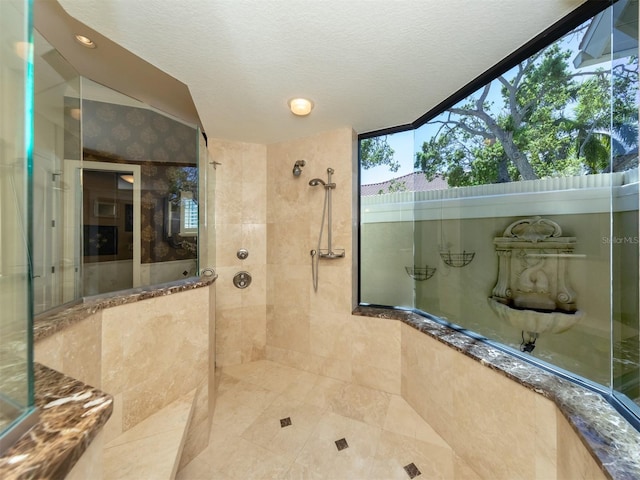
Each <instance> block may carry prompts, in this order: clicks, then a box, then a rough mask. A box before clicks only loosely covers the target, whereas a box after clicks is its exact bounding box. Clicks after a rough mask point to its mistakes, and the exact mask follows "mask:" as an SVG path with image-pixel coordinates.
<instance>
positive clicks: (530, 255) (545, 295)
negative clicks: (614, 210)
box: [489, 217, 584, 352]
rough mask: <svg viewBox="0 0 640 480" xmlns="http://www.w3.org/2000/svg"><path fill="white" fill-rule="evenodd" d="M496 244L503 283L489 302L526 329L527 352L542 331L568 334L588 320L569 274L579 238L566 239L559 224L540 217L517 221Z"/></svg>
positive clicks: (504, 317)
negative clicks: (583, 318)
mask: <svg viewBox="0 0 640 480" xmlns="http://www.w3.org/2000/svg"><path fill="white" fill-rule="evenodd" d="M493 243H494V244H495V248H496V253H497V255H498V262H499V265H498V281H497V282H496V285H495V287H494V288H493V291H492V295H491V297H490V298H489V305H490V306H491V309H492V310H493V311H494V312H495V313H496V314H497V315H498V317H499V318H500V319H502V320H505V321H507V322H508V323H510V324H511V325H513V326H514V327H517V328H518V329H519V330H521V332H522V344H521V350H522V351H526V352H531V351H532V350H533V349H534V348H535V342H536V339H537V338H538V336H539V335H541V334H544V333H562V332H565V331H566V330H568V329H570V328H571V327H572V326H574V325H575V324H576V323H577V322H579V321H580V320H581V319H582V317H583V316H584V315H583V312H581V311H579V310H578V309H577V306H576V293H575V292H574V291H573V290H572V289H571V286H570V284H569V275H568V263H569V260H570V259H571V258H573V257H575V256H576V255H575V254H574V253H573V252H574V249H575V244H576V238H575V237H563V236H562V229H561V228H560V226H559V225H558V224H557V223H555V222H553V221H551V220H548V219H544V218H540V217H534V218H525V219H522V220H517V221H515V222H513V223H512V224H511V225H509V226H508V227H507V228H506V230H505V231H504V233H503V235H502V236H501V237H496V238H494V239H493Z"/></svg>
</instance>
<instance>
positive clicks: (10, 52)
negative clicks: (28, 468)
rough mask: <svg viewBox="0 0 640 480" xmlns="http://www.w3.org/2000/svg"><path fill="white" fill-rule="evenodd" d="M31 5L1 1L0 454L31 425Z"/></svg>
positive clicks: (32, 412)
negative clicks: (29, 253) (29, 30)
mask: <svg viewBox="0 0 640 480" xmlns="http://www.w3.org/2000/svg"><path fill="white" fill-rule="evenodd" d="M30 15H31V14H30V4H29V2H26V1H14V2H0V94H1V95H2V116H3V121H2V122H0V148H1V154H0V305H1V306H2V308H0V452H2V451H4V450H5V449H6V448H8V447H9V446H11V444H12V443H13V442H14V441H15V440H16V439H17V438H18V437H19V436H20V435H21V434H22V433H24V431H26V429H28V428H29V427H30V426H31V425H32V424H33V421H34V418H35V415H34V408H33V364H32V345H31V329H32V325H31V317H32V310H31V301H32V296H31V280H32V279H31V275H32V271H31V268H30V265H29V261H28V260H29V255H28V248H29V240H30V238H31V236H32V233H31V228H30V225H29V187H28V183H29V182H28V181H29V178H28V175H29V164H30V163H31V153H32V148H33V138H32V125H33V118H32V117H31V103H32V90H33V77H32V68H31V49H32V43H31V38H30V35H29V32H28V30H27V26H28V25H29V23H30V21H29V18H30Z"/></svg>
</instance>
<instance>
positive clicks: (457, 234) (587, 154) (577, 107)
mask: <svg viewBox="0 0 640 480" xmlns="http://www.w3.org/2000/svg"><path fill="white" fill-rule="evenodd" d="M593 13H594V12H592V13H591V15H593ZM561 30H562V31H561ZM550 37H553V43H550V44H549V43H548V42H549V40H548V39H549V38H550ZM540 38H541V39H540V40H538V41H536V42H533V43H531V44H529V45H528V46H527V49H526V50H523V51H521V52H519V53H516V54H515V55H514V57H512V58H511V59H510V60H509V62H508V63H507V62H504V63H503V64H501V65H499V66H496V67H495V68H494V69H493V70H491V72H492V75H489V78H487V77H486V76H485V77H484V78H485V80H484V81H481V82H474V83H473V84H472V85H470V86H468V87H467V88H465V89H464V90H463V91H462V92H459V93H458V94H457V95H455V96H454V97H453V98H452V99H450V100H448V101H445V102H443V104H442V105H441V107H440V108H439V109H438V110H437V111H434V112H430V113H428V114H427V115H425V117H423V118H422V119H420V120H419V121H417V122H416V125H415V128H414V129H412V130H407V131H401V132H397V131H395V130H393V129H392V130H390V131H389V132H375V133H372V134H365V135H361V137H360V161H361V192H360V193H361V238H360V247H361V248H360V251H361V253H360V254H361V262H360V265H361V266H360V268H361V271H360V292H361V298H360V301H361V303H364V304H375V305H383V306H391V307H405V308H409V309H415V310H417V311H420V312H424V313H425V314H428V315H432V316H434V317H437V318H439V319H440V320H442V321H445V322H449V323H450V324H453V325H454V326H460V327H461V328H463V329H466V330H470V331H472V332H475V333H476V334H478V335H480V336H483V337H485V338H487V339H489V340H492V341H497V342H500V344H502V345H504V346H505V348H507V349H512V351H513V352H514V353H516V354H519V355H521V354H523V355H526V356H528V357H529V358H530V359H532V360H533V361H536V362H540V363H542V364H545V365H547V366H550V367H552V368H556V369H560V370H562V371H565V372H570V373H571V374H572V375H575V376H577V377H581V378H582V379H584V380H585V381H587V382H589V383H593V384H594V385H596V386H598V385H599V386H603V387H606V388H608V389H610V391H611V392H613V393H614V394H615V395H616V396H617V397H618V398H619V399H620V400H621V401H622V402H623V403H626V404H627V405H628V406H629V407H630V408H631V409H635V411H636V412H638V411H640V408H638V407H639V406H640V359H639V357H640V324H639V317H638V243H639V240H638V238H639V232H638V3H637V2H633V1H619V2H617V3H615V4H614V5H613V6H612V7H610V8H609V9H607V10H605V11H602V12H599V13H597V14H595V16H591V17H589V18H586V16H585V15H584V10H583V11H580V12H576V13H574V14H573V15H572V16H571V17H570V18H568V19H566V20H565V21H564V22H562V25H557V26H555V27H554V28H553V29H552V31H550V32H547V34H546V35H545V36H544V37H542V36H541V37H540ZM542 38H546V39H547V40H546V42H547V44H543V43H541V42H542V41H543V40H542ZM391 132H393V133H391Z"/></svg>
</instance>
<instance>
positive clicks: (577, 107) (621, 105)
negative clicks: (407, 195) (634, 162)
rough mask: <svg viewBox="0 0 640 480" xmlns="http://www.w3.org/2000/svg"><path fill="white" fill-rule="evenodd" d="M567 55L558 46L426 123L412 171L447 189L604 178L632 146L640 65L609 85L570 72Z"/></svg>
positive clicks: (605, 75) (604, 76) (605, 76)
mask: <svg viewBox="0 0 640 480" xmlns="http://www.w3.org/2000/svg"><path fill="white" fill-rule="evenodd" d="M571 55H572V54H571V52H570V50H568V49H563V47H562V43H561V41H559V42H556V43H554V44H552V45H550V46H549V47H547V48H545V49H543V50H541V51H540V52H538V53H537V54H535V55H533V56H531V57H529V58H528V59H527V60H525V61H523V62H522V63H520V64H519V65H518V66H517V67H515V69H512V70H511V71H510V72H508V73H507V74H505V75H501V76H499V77H497V78H496V79H495V80H494V81H493V82H491V83H489V84H487V85H486V86H485V87H484V88H482V89H481V90H479V91H478V92H476V94H474V95H472V96H470V97H468V98H467V99H466V100H464V101H463V102H461V103H460V104H458V105H455V106H453V107H451V108H449V109H447V110H446V111H445V112H444V113H443V114H441V115H439V116H438V117H436V118H435V119H434V120H432V121H431V122H428V123H427V125H431V126H432V127H431V128H433V126H437V127H438V128H437V131H436V133H435V134H434V135H433V136H432V137H431V138H430V139H429V140H427V141H425V142H424V143H423V145H422V149H421V151H420V152H417V153H416V158H415V168H418V169H420V170H422V171H423V172H425V174H426V175H427V177H428V178H429V179H433V178H434V177H435V176H437V175H441V176H443V177H445V178H446V179H447V181H448V183H449V185H451V186H465V185H479V184H486V183H499V182H509V181H513V180H533V179H537V178H543V177H549V176H557V175H576V174H580V173H597V172H602V171H606V169H607V167H608V165H609V163H610V160H609V159H610V157H611V154H612V153H613V154H614V155H616V154H620V153H624V152H626V151H629V150H630V149H632V148H633V147H635V146H636V145H637V105H636V99H635V95H636V92H637V86H638V75H637V66H638V62H637V57H635V58H631V59H630V60H629V62H628V64H627V65H622V64H621V65H618V66H617V67H615V68H616V69H617V70H618V71H617V72H616V70H615V69H614V75H613V77H612V75H611V74H610V73H609V72H605V71H604V70H602V69H595V70H591V71H575V70H573V69H571V68H570V66H569V61H570V57H571ZM612 78H613V82H612ZM612 85H613V90H614V92H615V94H614V96H613V97H612V96H611V87H612ZM498 88H499V89H500V91H499V95H498V94H497V90H498ZM611 98H613V104H614V105H613V111H614V114H613V119H612V115H611V111H612V110H611V103H612V102H611ZM490 99H493V100H490Z"/></svg>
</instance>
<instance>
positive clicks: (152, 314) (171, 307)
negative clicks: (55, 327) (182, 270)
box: [35, 287, 213, 462]
mask: <svg viewBox="0 0 640 480" xmlns="http://www.w3.org/2000/svg"><path fill="white" fill-rule="evenodd" d="M212 289H213V287H207V288H198V289H194V290H188V291H185V292H180V293H176V294H173V295H167V296H162V297H156V298H152V299H148V300H143V301H140V302H135V303H129V304H125V305H120V306H117V307H112V308H107V309H105V310H102V311H100V312H98V313H96V314H94V315H92V316H90V317H89V318H86V319H84V320H82V321H80V322H78V323H76V324H74V325H72V326H70V327H69V328H66V329H64V330H61V331H60V332H58V333H56V334H54V335H52V336H50V337H47V338H45V339H43V340H41V341H39V342H37V343H36V344H35V360H36V361H37V362H39V363H42V364H44V365H47V366H48V367H50V368H53V369H55V370H58V371H60V372H63V373H65V374H67V375H69V376H72V377H74V378H77V379H78V380H81V381H83V382H85V383H88V384H89V385H92V386H95V387H97V388H100V389H101V390H104V391H105V392H107V393H109V394H111V395H113V397H114V407H113V414H112V416H111V418H110V419H109V421H108V422H107V424H106V425H105V428H104V431H103V437H104V442H105V443H107V442H109V441H111V440H113V439H114V438H116V437H117V436H118V435H120V434H122V433H123V432H125V431H127V430H129V429H130V428H132V427H133V426H135V425H137V424H138V423H140V422H141V421H142V420H144V419H145V418H147V417H149V416H150V415H152V414H153V413H155V412H157V411H158V410H160V409H162V408H163V407H165V406H166V405H168V404H169V403H171V402H173V401H174V400H176V399H178V398H179V397H181V396H182V395H184V394H185V393H187V392H190V391H193V390H196V392H197V393H196V403H195V410H194V414H193V417H192V421H191V425H190V430H189V433H188V438H187V441H186V444H185V447H184V450H183V461H184V462H187V461H188V460H190V459H191V458H193V457H194V456H195V455H196V454H197V453H199V451H200V450H202V448H204V447H205V446H206V445H207V442H208V434H209V427H210V421H211V411H212V404H211V403H210V401H209V380H210V378H209V374H211V382H212V383H213V370H210V369H209V364H210V362H209V313H208V312H209V300H210V290H212Z"/></svg>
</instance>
